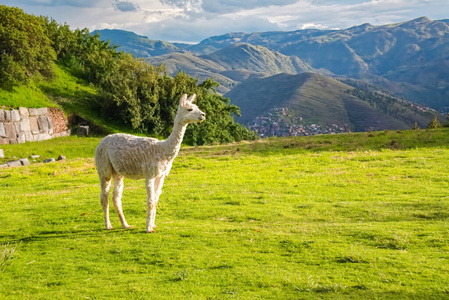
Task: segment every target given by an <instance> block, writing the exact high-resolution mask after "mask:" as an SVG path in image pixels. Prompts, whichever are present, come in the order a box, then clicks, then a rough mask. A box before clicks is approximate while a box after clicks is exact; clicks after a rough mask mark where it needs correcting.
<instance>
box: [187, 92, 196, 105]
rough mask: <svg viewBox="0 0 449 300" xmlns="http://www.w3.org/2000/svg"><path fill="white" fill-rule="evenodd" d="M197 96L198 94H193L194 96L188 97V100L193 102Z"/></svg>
mask: <svg viewBox="0 0 449 300" xmlns="http://www.w3.org/2000/svg"><path fill="white" fill-rule="evenodd" d="M195 98H196V94H193V95H192V96H190V97H189V99H187V101H188V102H190V103H193V101H195Z"/></svg>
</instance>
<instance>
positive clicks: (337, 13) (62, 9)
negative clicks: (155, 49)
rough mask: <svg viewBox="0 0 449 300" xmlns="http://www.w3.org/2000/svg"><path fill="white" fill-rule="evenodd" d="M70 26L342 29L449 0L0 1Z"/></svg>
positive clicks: (398, 17) (430, 12) (200, 35)
mask: <svg viewBox="0 0 449 300" xmlns="http://www.w3.org/2000/svg"><path fill="white" fill-rule="evenodd" d="M0 3H1V4H5V5H8V6H17V7H19V8H22V9H23V10H24V11H25V12H27V13H31V14H35V15H45V16H49V17H52V18H53V19H55V20H57V21H58V22H60V23H64V22H65V23H67V24H69V25H70V26H71V28H72V29H74V28H85V27H87V28H89V30H91V31H92V30H95V29H104V28H109V29H123V30H129V31H134V32H135V33H137V34H140V35H144V36H148V37H149V38H150V39H160V40H165V41H171V42H173V41H181V42H199V41H201V40H203V39H205V38H207V37H210V36H214V35H220V34H224V33H227V32H254V31H276V30H283V31H285V30H297V29H304V28H319V29H336V28H340V29H341V28H348V27H351V26H354V25H360V24H362V23H371V24H373V25H382V24H390V23H397V22H403V21H407V20H411V19H414V18H418V17H422V16H426V17H428V18H430V19H432V20H439V19H449V0H341V1H340V0H0Z"/></svg>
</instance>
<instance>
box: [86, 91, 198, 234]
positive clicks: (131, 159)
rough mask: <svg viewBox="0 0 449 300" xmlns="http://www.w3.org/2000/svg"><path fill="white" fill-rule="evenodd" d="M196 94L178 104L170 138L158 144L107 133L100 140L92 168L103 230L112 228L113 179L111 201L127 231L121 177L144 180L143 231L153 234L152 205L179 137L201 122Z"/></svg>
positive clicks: (168, 170)
mask: <svg viewBox="0 0 449 300" xmlns="http://www.w3.org/2000/svg"><path fill="white" fill-rule="evenodd" d="M195 97H196V95H192V96H191V97H190V98H189V99H187V95H185V94H184V95H183V96H182V97H181V100H180V102H179V107H178V112H177V113H176V118H175V124H174V126H173V131H172V133H171V134H170V136H169V137H168V138H167V139H166V140H164V141H159V140H157V139H153V138H145V137H137V136H133V135H129V134H122V133H117V134H111V135H108V136H107V137H105V138H104V139H102V140H101V141H100V143H99V144H98V146H97V149H96V150H95V165H96V167H97V172H98V176H99V177H100V185H101V196H100V200H101V204H102V206H103V212H104V223H105V226H106V229H113V228H112V226H111V222H110V221H109V189H110V187H111V178H113V179H114V192H113V195H112V202H113V203H114V207H115V210H116V211H117V214H118V216H119V218H120V222H121V223H122V227H123V228H130V227H131V226H129V225H128V223H126V220H125V217H124V215H123V211H122V202H121V197H122V192H123V178H124V177H126V178H131V179H142V178H145V185H146V189H147V224H146V230H147V232H154V230H153V228H156V225H155V224H154V222H155V218H156V205H157V202H158V200H159V196H160V194H161V189H162V185H163V184H164V178H165V176H167V175H168V173H169V172H170V169H171V166H172V162H173V160H174V159H175V157H176V155H178V152H179V149H180V148H181V142H182V138H183V137H184V133H185V130H186V127H187V125H188V124H189V123H193V122H201V121H203V120H204V119H205V116H206V114H205V113H203V112H202V111H201V110H199V108H198V107H197V106H196V105H195V104H193V103H192V102H193V101H194V100H195Z"/></svg>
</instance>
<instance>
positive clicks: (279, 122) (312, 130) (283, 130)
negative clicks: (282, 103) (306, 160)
mask: <svg viewBox="0 0 449 300" xmlns="http://www.w3.org/2000/svg"><path fill="white" fill-rule="evenodd" d="M249 128H250V129H251V130H254V131H256V132H257V133H258V134H259V136H260V137H262V138H263V137H270V136H284V137H285V136H309V135H316V134H336V133H347V132H351V130H350V129H349V126H348V124H343V125H339V124H328V125H325V126H323V125H319V124H306V123H305V122H304V121H303V118H302V117H301V116H294V114H293V113H292V112H291V110H289V109H288V108H283V107H275V108H273V109H271V110H270V111H269V112H267V113H266V114H264V115H260V116H257V117H256V118H254V119H253V120H252V121H251V122H250V124H249Z"/></svg>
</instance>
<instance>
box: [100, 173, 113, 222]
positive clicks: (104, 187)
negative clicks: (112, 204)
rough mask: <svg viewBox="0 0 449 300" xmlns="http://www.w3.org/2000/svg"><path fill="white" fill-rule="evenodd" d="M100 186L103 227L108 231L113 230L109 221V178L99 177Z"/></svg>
mask: <svg viewBox="0 0 449 300" xmlns="http://www.w3.org/2000/svg"><path fill="white" fill-rule="evenodd" d="M100 186H101V195H100V201H101V206H102V207H103V213H104V225H105V227H106V229H108V230H109V229H114V228H112V225H111V221H110V220H109V189H110V188H111V178H101V177H100Z"/></svg>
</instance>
